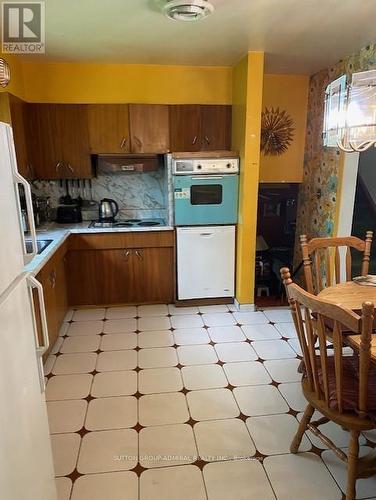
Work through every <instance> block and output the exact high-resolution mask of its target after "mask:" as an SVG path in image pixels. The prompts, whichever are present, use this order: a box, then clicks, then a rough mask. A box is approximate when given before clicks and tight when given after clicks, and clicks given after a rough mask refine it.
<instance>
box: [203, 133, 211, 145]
mask: <svg viewBox="0 0 376 500" xmlns="http://www.w3.org/2000/svg"><path fill="white" fill-rule="evenodd" d="M204 139H205V141H206V144H210V141H209V137H208V136H207V135H205V137H204Z"/></svg>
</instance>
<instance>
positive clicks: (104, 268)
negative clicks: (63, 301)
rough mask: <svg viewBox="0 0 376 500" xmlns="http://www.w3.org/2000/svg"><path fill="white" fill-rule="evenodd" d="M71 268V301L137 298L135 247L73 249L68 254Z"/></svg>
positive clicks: (87, 302)
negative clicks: (134, 261)
mask: <svg viewBox="0 0 376 500" xmlns="http://www.w3.org/2000/svg"><path fill="white" fill-rule="evenodd" d="M67 271H68V297H69V303H70V304H71V305H103V304H121V303H125V304H126V303H132V302H133V301H134V300H133V297H134V278H133V276H134V273H133V269H132V259H131V250H127V249H119V250H118V249H116V250H73V251H70V252H69V253H68V255H67ZM83 284H84V286H83Z"/></svg>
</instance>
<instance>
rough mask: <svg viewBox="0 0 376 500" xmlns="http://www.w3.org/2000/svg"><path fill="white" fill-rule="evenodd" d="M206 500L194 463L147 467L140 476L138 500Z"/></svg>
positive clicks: (201, 481)
mask: <svg viewBox="0 0 376 500" xmlns="http://www.w3.org/2000/svg"><path fill="white" fill-rule="evenodd" d="M177 499H179V500H206V492H205V486H204V481H203V478H202V474H201V471H200V469H199V468H198V467H196V466H194V465H183V466H180V467H167V468H161V469H149V470H146V471H144V472H143V473H142V474H141V477H140V500H177Z"/></svg>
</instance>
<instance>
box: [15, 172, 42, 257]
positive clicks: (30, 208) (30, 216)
mask: <svg viewBox="0 0 376 500" xmlns="http://www.w3.org/2000/svg"><path fill="white" fill-rule="evenodd" d="M13 179H14V181H15V183H16V184H22V186H23V187H24V190H25V201H26V209H27V219H28V221H29V228H30V236H31V243H32V248H33V250H32V252H30V253H28V252H26V246H25V237H24V236H23V232H22V231H21V233H22V237H23V239H24V249H25V253H24V261H25V264H28V263H29V262H30V261H31V260H32V259H33V258H34V257H35V256H36V255H37V253H38V247H37V233H36V230H35V222H34V210H33V199H32V197H31V188H30V184H29V183H28V182H27V180H26V179H24V178H23V177H22V175H21V174H20V173H19V172H17V170H14V171H13Z"/></svg>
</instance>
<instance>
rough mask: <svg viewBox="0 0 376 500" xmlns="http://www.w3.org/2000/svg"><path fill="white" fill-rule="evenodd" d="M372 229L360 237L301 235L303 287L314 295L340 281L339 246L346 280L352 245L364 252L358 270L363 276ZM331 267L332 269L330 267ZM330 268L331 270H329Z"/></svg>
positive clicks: (368, 255) (366, 270)
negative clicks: (344, 250) (308, 236)
mask: <svg viewBox="0 0 376 500" xmlns="http://www.w3.org/2000/svg"><path fill="white" fill-rule="evenodd" d="M372 238H373V232H372V231H367V233H366V239H365V240H364V241H363V240H361V239H359V238H356V237H355V236H347V237H343V238H312V239H311V240H310V241H308V239H307V236H306V235H305V234H302V235H301V236H300V245H301V248H302V254H303V265H304V276H305V281H306V288H307V291H308V292H309V293H313V294H315V295H317V294H318V293H319V292H321V290H322V289H323V288H324V287H325V286H326V287H328V286H331V285H334V284H336V283H340V282H341V281H343V280H341V255H340V248H341V247H344V248H345V249H346V252H345V262H346V269H345V276H346V281H351V279H352V276H351V264H352V258H351V248H354V249H356V250H358V251H359V252H362V253H363V259H362V267H361V274H362V276H365V275H366V274H368V270H369V260H370V253H371V245H372ZM333 268H334V269H333ZM332 269H333V271H334V272H332Z"/></svg>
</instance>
